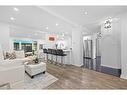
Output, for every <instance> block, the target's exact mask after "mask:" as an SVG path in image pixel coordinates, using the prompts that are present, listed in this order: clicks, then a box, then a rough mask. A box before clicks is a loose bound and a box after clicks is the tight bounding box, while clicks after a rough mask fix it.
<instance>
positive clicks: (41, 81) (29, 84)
mask: <svg viewBox="0 0 127 95" xmlns="http://www.w3.org/2000/svg"><path fill="white" fill-rule="evenodd" d="M57 80H58V78H56V77H54V76H53V75H51V74H49V73H47V72H46V73H45V74H39V75H36V76H35V77H34V78H30V77H29V76H28V75H27V74H25V83H24V87H23V89H44V88H46V87H48V86H49V85H51V84H52V83H54V82H56V81H57Z"/></svg>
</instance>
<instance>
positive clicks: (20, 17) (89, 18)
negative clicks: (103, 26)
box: [0, 6, 127, 38]
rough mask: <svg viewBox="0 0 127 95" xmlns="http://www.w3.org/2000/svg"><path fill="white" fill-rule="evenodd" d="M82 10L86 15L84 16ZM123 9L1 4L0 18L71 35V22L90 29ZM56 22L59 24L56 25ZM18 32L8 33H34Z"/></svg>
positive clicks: (46, 30)
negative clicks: (12, 18) (11, 18)
mask: <svg viewBox="0 0 127 95" xmlns="http://www.w3.org/2000/svg"><path fill="white" fill-rule="evenodd" d="M14 7H17V8H18V9H19V11H18V12H16V11H14V10H13V8H14ZM85 12H87V13H88V14H87V15H86V14H85ZM125 12H127V7H126V6H0V21H1V22H7V23H10V24H14V25H18V26H22V27H27V28H30V29H33V30H40V31H41V32H46V33H47V32H48V33H55V34H61V33H63V32H64V33H65V34H66V35H70V34H71V31H72V27H73V25H81V26H85V27H87V28H88V29H89V30H91V31H93V30H94V29H98V27H99V26H98V24H97V23H99V22H100V21H101V20H103V19H104V18H107V17H114V16H115V15H118V14H122V13H125ZM10 17H14V18H15V20H14V21H11V20H10ZM56 23H58V24H59V25H58V26H56ZM47 26H48V28H49V29H46V27H47ZM20 30H21V29H20ZM18 31H19V30H17V31H12V34H11V35H12V36H17V35H18V36H21V35H22V36H23V37H24V36H25V35H30V34H31V35H32V34H33V32H31V31H29V32H30V34H28V33H27V31H25V32H23V31H22V32H21V31H19V32H18ZM40 31H39V33H40ZM13 32H14V33H13ZM16 33H18V34H16ZM13 34H14V35H13ZM23 34H24V35H23ZM40 35H41V34H39V36H37V35H36V37H35V35H33V37H35V38H41V36H40ZM42 35H43V34H42Z"/></svg>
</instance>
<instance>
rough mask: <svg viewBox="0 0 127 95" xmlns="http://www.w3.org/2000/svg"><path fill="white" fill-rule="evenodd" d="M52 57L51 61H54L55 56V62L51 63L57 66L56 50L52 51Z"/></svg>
mask: <svg viewBox="0 0 127 95" xmlns="http://www.w3.org/2000/svg"><path fill="white" fill-rule="evenodd" d="M52 55H53V59H54V56H55V59H56V60H55V61H54V60H53V62H55V63H56V64H57V52H56V49H52Z"/></svg>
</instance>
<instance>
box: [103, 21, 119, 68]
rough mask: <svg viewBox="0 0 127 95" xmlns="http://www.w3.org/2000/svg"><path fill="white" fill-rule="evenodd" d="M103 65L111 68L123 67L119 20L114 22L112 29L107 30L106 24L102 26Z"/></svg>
mask: <svg viewBox="0 0 127 95" xmlns="http://www.w3.org/2000/svg"><path fill="white" fill-rule="evenodd" d="M101 32H102V39H101V65H102V66H106V67H110V68H116V69H120V68H121V65H120V64H121V55H120V50H121V48H120V26H119V21H115V22H113V23H112V29H111V31H110V32H109V31H106V30H105V29H104V26H103V25H102V28H101Z"/></svg>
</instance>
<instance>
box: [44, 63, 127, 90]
mask: <svg viewBox="0 0 127 95" xmlns="http://www.w3.org/2000/svg"><path fill="white" fill-rule="evenodd" d="M47 72H48V73H50V74H52V75H54V76H55V77H57V78H58V79H59V80H58V81H56V82H55V83H53V84H51V85H50V86H48V87H47V88H45V89H127V80H124V79H120V78H118V77H115V76H112V75H107V74H104V73H100V72H96V71H92V70H88V69H85V68H80V67H76V66H66V67H65V68H64V67H61V66H57V65H54V64H49V63H47Z"/></svg>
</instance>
